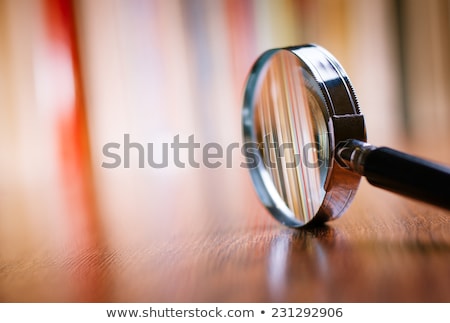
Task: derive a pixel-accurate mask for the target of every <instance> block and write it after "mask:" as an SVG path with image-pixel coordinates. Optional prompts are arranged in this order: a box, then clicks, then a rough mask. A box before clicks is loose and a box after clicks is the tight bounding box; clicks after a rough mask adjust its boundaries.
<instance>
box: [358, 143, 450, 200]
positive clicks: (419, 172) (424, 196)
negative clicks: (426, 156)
mask: <svg viewBox="0 0 450 323" xmlns="http://www.w3.org/2000/svg"><path fill="white" fill-rule="evenodd" d="M363 175H364V176H365V177H366V178H367V180H368V181H369V183H370V184H372V185H374V186H377V187H380V188H383V189H386V190H389V191H392V192H395V193H399V194H402V195H405V196H408V197H412V198H415V199H418V200H422V201H425V202H428V203H431V204H434V205H437V206H441V207H444V208H447V209H450V168H448V167H445V166H443V165H439V164H436V163H432V162H430V161H427V160H423V159H420V158H417V157H414V156H411V155H408V154H405V153H402V152H399V151H396V150H394V149H390V148H386V147H380V148H376V149H374V150H372V151H370V152H369V153H368V154H367V155H366V158H365V161H364V172H363Z"/></svg>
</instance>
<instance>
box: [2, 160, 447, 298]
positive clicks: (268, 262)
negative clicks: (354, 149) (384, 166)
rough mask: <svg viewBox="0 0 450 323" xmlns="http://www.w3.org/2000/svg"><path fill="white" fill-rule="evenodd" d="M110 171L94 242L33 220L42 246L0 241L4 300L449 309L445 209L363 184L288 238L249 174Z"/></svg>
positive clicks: (22, 239)
mask: <svg viewBox="0 0 450 323" xmlns="http://www.w3.org/2000/svg"><path fill="white" fill-rule="evenodd" d="M101 172H103V173H102V174H103V175H102V176H103V178H105V177H108V176H109V177H111V176H113V175H111V174H112V173H111V172H109V171H106V170H102V171H101ZM108 172H109V173H108ZM116 173H120V174H121V175H117V176H116V175H114V176H116V178H115V179H114V180H111V183H112V184H114V181H117V183H116V184H118V183H119V181H120V182H121V183H122V185H109V188H107V187H105V188H104V191H103V193H102V194H103V200H104V203H105V204H103V206H102V205H99V206H98V209H100V210H101V212H100V213H101V214H100V215H99V216H98V218H97V220H98V221H97V222H98V225H97V226H96V228H97V229H95V230H91V231H89V232H90V233H89V232H88V231H85V232H84V234H80V233H77V234H75V235H74V234H72V233H71V232H70V227H73V226H75V224H73V223H72V225H67V223H68V222H67V221H66V222H65V224H66V226H69V229H67V228H66V229H64V230H63V229H62V227H63V225H62V224H59V226H57V225H54V224H53V226H52V224H51V223H50V224H49V223H44V224H42V223H41V222H42V221H40V220H39V219H35V220H34V223H35V224H34V227H32V228H31V229H30V228H28V231H27V232H32V231H33V230H34V231H39V232H40V236H39V237H40V238H36V237H35V238H33V239H34V240H33V239H32V238H31V237H32V235H31V234H30V235H28V234H27V233H24V232H20V230H21V229H20V227H14V228H13V229H12V230H16V231H17V234H14V233H13V234H10V236H13V237H18V236H20V239H19V238H17V239H16V240H14V239H12V238H11V237H10V239H9V240H8V238H7V236H5V235H3V240H2V241H3V242H2V243H1V245H0V252H1V253H0V301H3V302H450V213H449V212H448V211H446V210H443V209H439V208H436V207H432V206H429V205H426V204H424V203H421V202H417V201H413V200H409V199H406V198H403V197H400V196H398V195H395V194H392V193H389V192H385V191H382V190H380V189H378V188H375V187H372V186H370V185H369V184H368V183H367V182H366V181H365V180H364V179H363V180H362V182H361V186H360V188H359V190H358V192H357V195H356V198H355V200H354V202H353V204H352V205H351V207H350V208H349V210H348V211H347V212H346V214H345V215H344V216H343V217H342V218H340V219H338V220H336V221H334V222H330V223H328V224H327V225H326V226H323V227H320V228H315V229H309V230H293V229H289V228H286V227H283V226H282V225H280V224H278V223H277V222H276V221H275V220H273V219H272V218H271V216H270V215H269V214H268V212H267V211H266V210H265V209H264V208H263V207H262V206H261V204H260V203H259V201H258V200H257V197H256V194H255V192H254V189H253V187H252V183H251V180H250V177H249V175H248V173H247V170H245V169H239V168H238V169H223V170H206V169H200V170H193V169H191V170H181V171H179V173H176V174H174V175H173V176H172V175H170V174H169V173H166V174H165V175H161V176H156V175H155V176H153V175H149V177H148V178H147V177H146V176H144V175H143V174H142V173H141V174H140V173H139V172H137V175H139V176H131V175H130V173H129V172H127V171H124V170H122V171H116ZM116 173H115V174H116ZM171 176H172V177H171ZM100 177H101V176H100ZM124 178H128V179H130V178H134V181H132V180H129V181H128V182H126V181H124V180H123V179H124ZM149 178H150V179H149ZM194 178H196V179H199V178H201V180H197V181H194V180H193V179H194ZM151 179H153V182H152V180H151ZM127 183H128V184H127ZM137 183H141V184H142V186H139V187H138V188H137V187H136V185H137ZM144 183H147V184H144ZM127 185H128V186H127ZM145 185H147V186H145ZM37 191H38V189H36V192H35V193H36V194H38V192H37ZM41 191H42V190H41ZM40 194H41V195H43V196H44V197H45V194H47V193H45V192H41V193H40ZM16 199H18V200H19V201H16V203H18V204H20V199H19V198H17V197H16ZM36 200H38V198H36ZM43 200H44V201H45V198H42V199H40V201H41V202H36V203H42V201H43ZM105 201H106V202H105ZM48 203H49V201H47V204H48ZM105 205H107V206H109V208H108V207H105ZM34 209H36V208H34ZM38 209H39V208H38ZM27 210H28V209H27V208H24V207H23V206H22V207H20V206H18V207H17V209H14V210H10V212H11V213H10V215H13V216H14V215H16V216H19V215H20V212H31V211H29V210H28V211H27ZM45 210H47V212H48V210H49V208H47V209H46V208H41V212H44V211H45ZM14 212H18V213H19V215H17V214H15V213H14ZM78 212H79V211H78ZM3 215H5V214H3ZM74 223H75V222H74ZM69 224H70V223H69ZM23 230H24V229H23ZM81 232H82V230H81ZM36 235H37V234H36V232H34V236H36ZM27 239H32V240H31V241H33V243H30V244H29V245H28V247H26V248H25V247H23V248H21V247H20V246H21V243H22V244H24V243H25V242H26V241H27ZM5 241H6V242H5Z"/></svg>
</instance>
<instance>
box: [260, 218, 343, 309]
mask: <svg viewBox="0 0 450 323" xmlns="http://www.w3.org/2000/svg"><path fill="white" fill-rule="evenodd" d="M336 236H337V232H336V229H334V228H332V227H329V226H326V225H322V226H318V227H314V228H311V229H304V230H299V231H292V230H283V231H281V232H280V234H279V235H277V236H276V238H274V240H273V241H272V243H271V245H270V250H269V253H268V256H267V266H268V267H267V282H268V287H269V290H270V295H271V299H270V301H275V302H282V301H283V300H284V299H285V298H286V299H288V298H289V297H290V296H289V294H290V290H297V289H292V288H291V286H292V284H301V285H304V290H305V291H310V292H308V293H306V294H307V297H306V296H305V300H308V299H317V298H320V296H321V295H324V293H323V290H321V289H320V288H317V287H318V286H324V284H323V281H324V280H326V279H325V278H326V277H327V276H328V275H329V270H330V268H329V267H330V266H329V259H328V258H329V251H330V248H333V247H334V246H335V244H336ZM324 287H325V286H324ZM311 293H314V294H317V297H315V295H311ZM293 296H294V297H297V298H302V295H293Z"/></svg>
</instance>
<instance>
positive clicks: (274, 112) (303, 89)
mask: <svg viewBox="0 0 450 323" xmlns="http://www.w3.org/2000/svg"><path fill="white" fill-rule="evenodd" d="M311 78H312V76H311V75H310V74H308V72H307V71H306V70H305V69H304V68H302V66H301V63H300V60H299V59H298V58H297V57H296V56H295V55H294V54H292V53H291V52H289V51H286V50H280V51H278V52H276V53H275V54H274V55H273V56H272V58H271V59H270V60H269V61H268V62H267V67H266V69H265V71H264V72H263V73H262V74H261V80H260V82H259V88H258V89H257V91H258V94H257V96H256V98H257V99H256V101H255V110H254V111H255V114H254V118H255V119H254V123H255V130H256V138H257V140H258V142H259V143H260V149H261V155H262V157H263V160H264V165H265V168H266V169H267V171H268V173H269V174H270V176H271V178H272V180H273V183H274V185H275V187H276V189H277V191H278V194H279V195H280V197H281V198H282V199H283V200H284V202H285V203H286V205H287V206H288V207H289V209H290V210H291V211H292V212H293V214H294V215H295V217H296V218H297V219H298V220H300V221H303V222H304V223H306V222H309V221H310V220H311V219H312V218H313V217H314V215H315V214H316V213H317V211H318V209H319V207H320V205H321V204H322V201H323V198H324V196H325V190H324V183H325V179H326V176H327V165H328V159H329V142H328V132H327V126H326V123H325V119H324V115H323V110H322V108H321V107H322V105H321V102H322V101H321V98H319V97H318V96H317V94H316V93H318V92H320V91H311V86H312V85H311V84H314V82H313V80H312V79H311Z"/></svg>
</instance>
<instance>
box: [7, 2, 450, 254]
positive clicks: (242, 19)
mask: <svg viewBox="0 0 450 323" xmlns="http://www.w3.org/2000/svg"><path fill="white" fill-rule="evenodd" d="M449 10H450V1H446V0H435V1H421V0H392V1H391V0H377V1H373V0H364V1H361V0H328V1H327V0H300V1H294V0H283V1H268V0H253V1H238V0H223V1H219V0H216V1H208V0H186V1H183V0H167V1H166V0H164V1H150V0H149V1H145V0H131V1H130V0H126V1H125V0H96V1H88V0H81V1H70V0H42V1H38V0H36V1H33V0H29V1H26V0H19V1H16V0H2V1H0V70H1V73H0V131H1V136H0V138H1V139H0V140H1V146H2V151H3V153H2V156H1V158H0V162H1V164H0V167H1V168H0V176H1V178H2V181H1V183H0V192H1V195H0V196H1V202H0V245H1V246H2V247H1V248H2V254H3V257H6V258H8V257H13V258H14V257H17V255H19V254H22V253H26V252H32V251H33V250H35V248H36V246H37V245H40V244H41V243H48V244H50V245H55V242H57V244H65V243H68V241H69V240H70V239H74V237H75V239H80V241H81V242H80V243H86V244H87V246H88V245H89V243H95V241H94V242H92V241H84V240H83V238H82V236H83V235H82V234H80V232H87V231H89V230H101V231H102V232H103V233H102V234H103V235H105V236H106V237H107V238H108V237H116V236H119V235H120V232H122V231H124V230H126V228H128V229H130V230H131V229H133V230H135V231H134V232H135V235H142V236H145V235H146V234H147V233H148V230H150V229H148V228H154V227H158V228H161V230H154V229H153V231H154V232H156V234H157V233H158V232H160V233H161V235H162V236H163V235H164V234H165V233H166V232H167V230H169V227H170V226H171V224H172V221H173V218H172V215H173V214H179V213H182V212H186V210H189V213H190V214H191V213H192V214H198V217H199V218H198V219H197V220H196V221H199V222H198V223H200V224H201V223H203V222H207V221H217V219H220V225H221V226H227V225H230V226H236V225H238V224H236V223H237V222H238V221H236V218H238V217H240V216H242V214H245V213H246V211H247V210H248V209H249V208H250V207H252V206H251V205H253V204H248V203H247V202H246V201H247V199H248V196H249V194H250V193H249V192H252V190H253V189H252V187H251V184H250V183H249V182H248V181H245V183H244V184H242V178H243V176H248V174H247V173H246V170H242V169H239V168H238V167H237V168H233V169H221V170H220V171H213V170H204V171H203V172H201V173H200V172H199V171H197V170H195V169H187V170H183V169H176V168H175V167H169V168H167V169H164V170H158V171H156V170H153V169H144V170H142V169H139V168H137V167H134V168H131V169H123V168H120V169H117V170H115V171H114V172H111V171H107V170H105V169H103V168H101V166H100V165H101V163H102V160H103V155H102V147H103V145H104V144H105V143H107V142H121V141H122V140H123V135H124V134H126V133H127V134H130V136H131V138H132V139H133V141H136V142H144V143H147V142H153V143H155V145H157V144H158V143H162V142H170V141H171V140H172V138H173V136H175V135H177V134H179V135H180V137H182V138H184V139H186V138H187V137H188V136H189V135H191V134H194V135H195V138H196V139H197V140H198V141H200V142H201V143H206V142H210V141H215V142H218V143H222V144H225V145H227V144H229V143H231V142H241V102H242V94H243V86H244V83H245V78H246V76H247V73H248V71H249V69H250V67H251V65H252V63H253V61H254V60H255V59H256V58H257V57H258V56H259V55H260V54H261V53H262V52H263V51H265V50H267V49H270V48H273V47H284V46H292V45H298V44H303V43H309V42H313V43H317V44H319V45H321V46H323V47H325V48H327V49H328V50H329V51H330V52H331V53H333V54H334V55H335V56H336V57H337V58H338V60H339V61H340V62H342V64H343V66H344V67H345V68H346V70H347V72H348V74H349V75H350V78H351V80H352V81H353V83H354V87H355V89H356V92H357V94H358V96H359V101H360V103H361V109H362V111H363V113H364V114H365V116H366V122H367V128H368V135H369V140H370V141H371V142H372V143H373V144H377V145H389V146H394V147H396V146H400V147H405V145H406V147H408V145H409V144H410V143H411V144H416V143H418V145H416V146H414V145H412V146H411V147H419V148H413V149H415V150H414V151H413V152H415V153H418V154H420V155H422V156H424V157H429V158H431V159H440V160H441V161H443V162H447V163H448V162H449V154H450V152H449V144H448V143H449V138H450V130H449V128H450V127H449V126H450V108H449V103H450V97H449V95H450V94H449V93H450V91H449V90H450V86H449V85H450V84H449V83H450V71H449V64H450V63H449V61H448V58H449V57H450V55H449V54H450V53H449V51H450V45H449V41H450V39H449V37H450V19H449V12H450V11H449ZM430 143H432V144H430ZM436 147H438V148H436ZM233 158H234V162H235V163H236V164H238V163H239V162H240V160H241V156H239V155H238V154H236V155H234V156H233ZM183 183H184V184H183ZM217 183H221V184H220V188H218V186H217ZM187 185H189V187H190V189H189V190H186V189H183V187H186V186H187ZM174 196H175V197H176V201H177V202H176V203H173V198H174ZM224 197H228V198H224ZM252 201H253V200H252ZM252 203H253V202H252ZM213 210H214V211H213ZM69 213H73V214H72V215H71V214H69ZM63 214H64V215H63ZM211 214H214V215H211ZM178 220H179V221H180V222H181V224H180V226H182V225H183V224H186V223H189V222H190V221H191V219H190V218H183V217H180V218H179V219H178ZM202 221H203V222H202ZM251 221H257V220H255V219H247V220H244V221H243V222H244V223H247V222H251ZM200 224H199V226H201V225H200ZM98 226H100V227H101V229H98ZM193 230H195V228H193ZM49 237H51V239H49ZM88 240H89V239H88ZM111 240H114V239H113V238H111ZM82 241H84V242H82ZM117 243H119V242H117Z"/></svg>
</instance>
